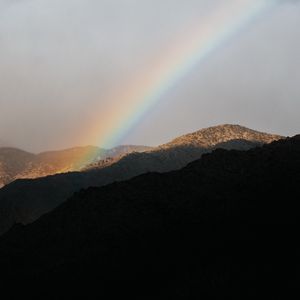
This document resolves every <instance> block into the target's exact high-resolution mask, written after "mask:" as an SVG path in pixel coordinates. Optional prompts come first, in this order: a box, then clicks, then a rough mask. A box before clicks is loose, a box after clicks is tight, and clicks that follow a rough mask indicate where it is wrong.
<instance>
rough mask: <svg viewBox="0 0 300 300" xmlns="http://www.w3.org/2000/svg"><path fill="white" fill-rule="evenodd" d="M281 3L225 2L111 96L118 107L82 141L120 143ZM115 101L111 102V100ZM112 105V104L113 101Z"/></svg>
mask: <svg viewBox="0 0 300 300" xmlns="http://www.w3.org/2000/svg"><path fill="white" fill-rule="evenodd" d="M281 1H282V0H228V1H227V0H226V1H224V2H225V3H224V4H223V5H222V6H219V7H217V8H216V9H215V10H214V11H213V12H212V13H211V14H210V15H209V16H207V17H206V19H205V20H203V19H202V20H201V25H199V24H192V26H191V28H192V30H191V31H190V33H189V34H188V35H186V36H185V37H184V38H182V39H180V40H179V41H176V42H175V45H173V47H172V48H171V49H170V50H169V51H166V53H165V54H164V55H162V56H161V57H160V58H159V59H157V61H156V62H155V63H154V64H152V67H151V68H149V69H147V70H145V71H144V72H142V73H141V74H140V76H139V77H138V78H136V79H134V80H132V84H131V85H130V84H127V85H126V87H124V89H120V92H119V93H118V94H117V95H115V96H113V97H114V98H116V99H121V100H120V102H121V105H118V107H115V106H112V107H110V108H108V109H107V110H105V111H107V113H106V117H104V118H103V117H101V120H95V121H93V122H92V124H91V125H90V126H89V130H88V132H89V134H88V135H86V134H85V139H87V140H89V141H94V144H97V145H101V147H105V148H110V147H112V146H114V145H116V144H118V143H120V141H121V140H122V138H124V136H126V134H128V132H130V130H131V129H132V128H134V127H135V126H136V125H137V124H138V123H139V122H140V120H141V119H142V118H143V116H145V114H146V113H147V112H148V111H150V110H151V109H152V108H153V107H154V106H155V104H157V103H158V102H159V101H160V100H162V99H163V96H164V95H165V94H166V93H167V92H168V91H170V90H171V89H172V88H173V87H175V86H176V85H177V84H178V83H180V82H181V80H182V79H183V78H184V77H185V76H187V75H188V74H189V73H190V72H191V71H192V70H193V69H195V68H196V67H199V66H200V64H201V62H204V61H205V60H206V59H207V57H208V56H209V55H210V54H211V53H213V52H214V51H216V50H217V49H218V48H219V47H221V46H222V45H223V44H224V43H226V42H227V41H228V40H230V39H232V38H233V37H234V36H235V35H236V34H238V33H240V32H241V31H242V30H243V29H244V28H247V26H249V25H250V24H251V23H253V22H254V21H255V20H256V19H257V18H258V17H260V16H261V15H263V14H265V13H267V12H269V11H270V10H271V8H272V7H275V6H276V5H277V4H278V3H279V2H281ZM113 100H114V99H113ZM112 102H113V103H115V102H114V101H112ZM92 155H93V154H89V155H86V156H85V157H82V159H81V163H82V165H84V164H85V162H86V161H91V160H93V158H92Z"/></svg>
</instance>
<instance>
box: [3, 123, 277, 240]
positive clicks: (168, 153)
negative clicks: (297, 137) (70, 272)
mask: <svg viewBox="0 0 300 300" xmlns="http://www.w3.org/2000/svg"><path fill="white" fill-rule="evenodd" d="M280 138H282V137H280V136H278V135H271V134H267V133H261V132H257V131H254V130H251V129H248V128H245V127H242V126H239V125H228V124H227V125H220V126H215V127H210V128H206V129H202V130H199V131H197V132H194V133H192V134H187V135H184V136H182V137H179V138H176V139H174V140H173V141H171V142H170V143H167V144H164V145H162V146H159V147H157V148H154V149H152V150H150V151H146V152H141V153H137V152H133V153H131V154H127V155H125V156H116V157H117V158H116V159H108V160H106V159H104V160H101V161H100V162H98V163H96V164H95V163H93V164H92V165H90V166H89V167H88V168H86V169H85V171H84V172H71V173H67V174H58V175H54V176H48V177H45V178H37V179H34V180H28V179H27V180H25V179H24V180H17V181H15V182H13V183H11V184H9V185H7V186H5V187H4V188H2V189H1V190H0V234H1V233H4V232H5V231H7V230H8V229H9V228H11V226H13V225H14V224H15V223H22V224H28V223H31V222H33V221H35V220H36V219H38V218H39V217H40V216H41V215H43V214H45V213H47V212H50V211H51V210H53V209H54V208H55V207H57V206H59V205H60V204H62V203H63V202H64V201H66V199H67V198H68V197H70V196H71V195H72V194H73V193H74V192H76V191H79V190H80V189H82V188H87V187H90V186H103V185H106V184H109V183H112V182H115V181H121V180H125V179H129V178H131V177H134V176H137V175H140V174H143V173H147V172H167V171H171V170H176V169H180V168H182V167H184V166H186V165H187V164H188V163H190V162H191V161H194V160H196V159H199V158H200V157H201V156H202V155H203V154H204V153H207V152H211V151H213V150H214V149H216V148H225V149H238V150H247V149H250V148H253V147H257V146H261V145H262V144H265V143H270V142H271V141H274V140H278V139H280ZM118 154H119V152H118Z"/></svg>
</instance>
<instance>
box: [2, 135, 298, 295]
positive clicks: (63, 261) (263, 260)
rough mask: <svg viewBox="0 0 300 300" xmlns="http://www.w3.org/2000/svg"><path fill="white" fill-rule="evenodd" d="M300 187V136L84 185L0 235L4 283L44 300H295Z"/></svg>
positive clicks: (13, 291)
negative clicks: (78, 299)
mask: <svg viewBox="0 0 300 300" xmlns="http://www.w3.org/2000/svg"><path fill="white" fill-rule="evenodd" d="M299 185H300V136H296V137H294V138H288V139H284V140H280V141H277V142H273V143H271V144H270V145H265V146H262V147H258V148H255V149H251V150H248V151H236V150H231V151H228V150H222V149H218V150H215V151H213V153H211V154H206V155H203V156H202V158H201V159H200V160H197V161H194V162H192V163H190V164H189V165H187V166H186V167H185V168H183V169H182V170H179V171H173V172H169V173H166V174H159V173H150V174H145V175H141V176H138V177H136V178H133V179H131V180H129V181H124V182H119V183H113V184H111V185H108V186H105V187H101V188H99V187H98V188H96V187H94V188H88V189H87V190H82V191H80V192H78V193H76V194H75V195H74V196H73V197H71V198H70V199H69V200H68V201H66V202H65V203H64V204H62V205H61V206H60V207H58V208H57V209H55V210H54V211H53V212H52V213H49V214H47V215H45V216H43V217H41V218H40V219H39V220H38V221H36V222H34V223H33V224H30V225H27V226H21V225H18V226H15V227H14V228H13V229H12V230H10V232H9V233H7V234H5V235H4V236H3V237H2V238H0V277H1V278H2V280H1V281H0V286H1V285H2V286H1V288H2V291H3V292H4V290H5V289H8V291H9V295H10V296H11V297H17V296H22V297H26V296H28V295H30V297H33V296H37V297H40V298H43V299H65V298H66V297H67V298H74V297H78V296H81V297H85V298H103V299H119V298H127V297H130V299H139V300H144V299H145V300H146V299H147V300H149V299H153V300H154V299H155V300H157V299H184V300H186V299H246V300H247V299H249V300H250V299H251V300H252V299H258V298H265V299H293V298H294V297H295V295H297V294H298V293H299V279H300V278H299V272H298V270H299V267H300V254H299V253H300V251H299V250H300V248H299V243H298V241H297V236H298V232H299V211H300V210H299V201H298V197H297V196H298V194H299V193H298V191H299ZM16 286H17V287H18V288H17V289H16V288H15V287H16ZM45 291H46V292H45Z"/></svg>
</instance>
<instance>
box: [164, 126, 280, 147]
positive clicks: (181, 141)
mask: <svg viewBox="0 0 300 300" xmlns="http://www.w3.org/2000/svg"><path fill="white" fill-rule="evenodd" d="M281 138H283V137H282V136H280V135H274V134H269V133H265V132H260V131H256V130H253V129H250V128H247V127H245V126H241V125H239V124H221V125H216V126H211V127H207V128H203V129H200V130H198V131H195V132H192V133H188V134H186V135H183V136H180V137H178V138H175V139H174V140H173V141H171V142H170V143H167V144H165V145H162V146H161V147H162V148H169V147H176V146H182V145H189V146H203V147H212V146H215V145H217V144H220V143H224V142H227V141H230V140H247V141H251V142H259V143H270V142H272V141H274V140H279V139H281Z"/></svg>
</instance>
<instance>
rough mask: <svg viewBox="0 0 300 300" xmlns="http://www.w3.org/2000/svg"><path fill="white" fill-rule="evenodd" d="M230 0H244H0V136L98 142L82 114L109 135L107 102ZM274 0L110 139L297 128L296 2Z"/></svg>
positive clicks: (160, 139) (157, 139)
mask: <svg viewBox="0 0 300 300" xmlns="http://www.w3.org/2000/svg"><path fill="white" fill-rule="evenodd" d="M231 1H233V2H234V1H235V2H236V1H240V2H243V1H247V0H213V1H212V0H0V140H1V141H2V142H1V145H2V144H3V143H4V142H3V141H5V143H7V144H9V145H13V146H16V147H19V148H22V149H25V150H28V151H33V152H40V151H44V150H50V149H62V148H68V147H72V146H80V145H87V144H93V145H98V146H103V145H101V142H102V140H101V138H100V136H99V139H97V138H95V137H97V136H96V135H95V133H93V137H92V135H91V134H90V131H91V130H92V129H91V128H92V127H93V131H95V126H94V125H91V124H97V126H98V127H99V132H100V131H101V132H102V131H105V130H106V131H107V134H108V135H109V134H110V130H111V129H110V128H108V127H107V129H106V124H107V119H108V115H109V114H108V111H109V110H114V109H115V110H116V111H119V110H120V111H122V110H123V109H125V108H126V105H127V103H126V102H125V100H124V99H125V96H124V97H123V95H124V94H125V93H126V91H127V89H128V86H130V87H131V88H132V89H135V88H136V89H138V88H139V84H140V81H139V78H141V77H143V76H144V77H146V76H147V74H148V73H151V72H152V71H153V69H155V68H156V66H158V67H159V61H160V60H161V58H162V57H165V58H167V57H168V55H169V54H170V55H172V53H173V52H176V50H177V49H178V48H180V47H181V46H182V45H184V43H185V42H186V36H188V35H189V34H192V33H193V32H194V29H195V27H197V26H199V28H201V26H203V25H204V20H207V18H209V16H210V15H211V14H213V13H214V11H216V10H217V9H218V8H219V7H220V6H223V7H224V6H226V5H227V4H228V3H229V2H231ZM260 1H269V0H260ZM279 2H280V5H277V6H275V7H273V8H272V9H270V11H268V12H266V13H264V14H261V15H260V16H258V17H257V18H255V20H253V21H252V22H250V23H249V24H248V25H247V26H244V27H243V28H242V30H239V31H237V32H236V33H235V34H234V35H233V36H232V37H230V38H229V39H228V40H226V41H225V42H224V43H222V44H221V45H219V46H218V47H215V49H214V50H213V51H211V53H210V54H209V55H208V56H207V57H206V58H205V59H204V60H203V61H202V62H201V64H198V65H197V64H196V65H195V66H194V67H193V68H192V69H191V70H190V71H189V72H188V73H187V74H185V76H183V77H182V78H180V80H178V82H176V84H174V85H173V86H172V87H171V88H170V89H169V90H168V91H167V92H165V93H164V94H163V95H162V96H161V97H160V98H159V99H158V101H157V102H156V104H155V105H154V106H153V107H151V109H149V110H148V111H147V112H146V113H145V114H143V115H142V116H141V117H140V118H139V119H138V122H136V123H135V124H134V126H132V127H130V128H129V130H128V131H126V134H125V133H124V134H123V135H122V136H121V138H120V139H119V140H116V143H122V144H144V145H158V144H161V143H165V142H167V141H169V140H170V139H172V138H174V137H176V136H179V135H182V134H185V133H188V132H192V131H195V130H198V129H201V128H204V127H208V126H212V125H217V124H224V123H233V124H240V125H244V126H247V127H250V128H253V129H257V130H261V131H266V132H271V133H278V134H282V135H289V136H291V135H294V134H296V133H300V118H299V112H300V84H299V82H300V39H299V34H300V2H299V1H296V0H290V1H284V0H282V1H279ZM151 70H152V71H151ZM128 109H131V108H130V107H129V108H128ZM121 125H122V123H121ZM98 127H97V128H98ZM96 132H97V131H96ZM96 134H97V133H96ZM99 135H100V133H99Z"/></svg>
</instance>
